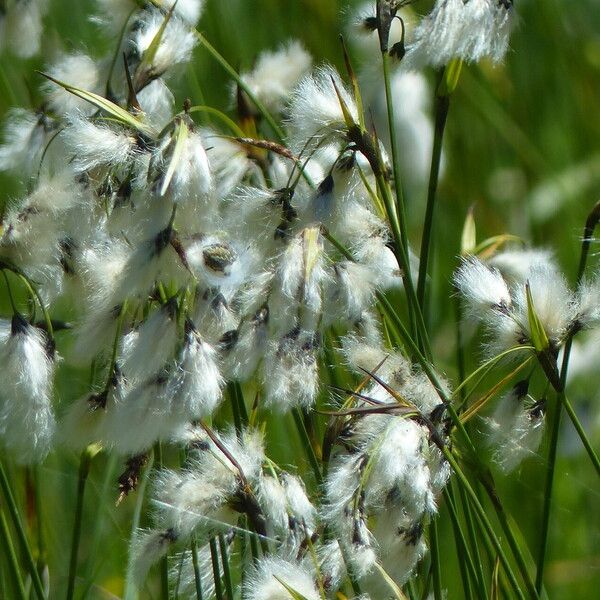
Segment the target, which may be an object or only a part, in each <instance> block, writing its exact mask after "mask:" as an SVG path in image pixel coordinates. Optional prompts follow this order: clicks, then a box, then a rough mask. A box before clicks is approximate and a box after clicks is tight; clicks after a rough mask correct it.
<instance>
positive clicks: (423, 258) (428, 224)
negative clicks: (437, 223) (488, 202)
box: [417, 93, 450, 312]
mask: <svg viewBox="0 0 600 600" xmlns="http://www.w3.org/2000/svg"><path fill="white" fill-rule="evenodd" d="M449 108H450V97H449V96H448V95H441V96H440V95H439V94H438V93H436V99H435V127H434V137H433V151H432V155H431V169H430V172H429V185H428V187H427V207H426V209H425V222H424V225H423V237H422V238H421V254H420V258H419V278H418V280H417V300H418V302H419V306H420V307H421V311H422V312H424V311H425V287H426V281H427V270H428V266H429V254H430V252H431V246H432V244H433V238H432V232H433V213H434V208H435V198H436V193H437V187H438V181H439V176H440V163H441V158H442V142H443V139H444V130H445V128H446V120H447V118H448V110H449Z"/></svg>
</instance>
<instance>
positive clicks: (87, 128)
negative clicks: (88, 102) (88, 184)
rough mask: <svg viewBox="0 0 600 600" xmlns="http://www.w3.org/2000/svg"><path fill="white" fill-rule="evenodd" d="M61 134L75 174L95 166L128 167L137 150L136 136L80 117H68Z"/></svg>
mask: <svg viewBox="0 0 600 600" xmlns="http://www.w3.org/2000/svg"><path fill="white" fill-rule="evenodd" d="M61 137H62V139H63V140H64V142H65V144H66V146H67V149H68V152H70V153H72V155H73V162H72V165H73V169H74V170H75V172H76V173H83V172H87V171H91V170H93V169H96V168H98V167H106V168H111V167H124V168H127V165H128V164H130V163H131V161H132V160H133V157H134V154H135V152H136V145H135V144H136V141H135V138H134V137H132V136H131V135H130V134H129V133H128V132H127V131H126V130H124V129H122V128H118V127H110V126H109V125H107V124H103V123H102V122H98V123H97V124H96V123H94V122H92V121H90V120H88V119H84V118H81V117H73V118H72V119H70V121H69V125H68V127H67V128H66V129H65V130H64V131H63V132H62V133H61Z"/></svg>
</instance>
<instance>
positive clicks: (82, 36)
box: [0, 0, 600, 599]
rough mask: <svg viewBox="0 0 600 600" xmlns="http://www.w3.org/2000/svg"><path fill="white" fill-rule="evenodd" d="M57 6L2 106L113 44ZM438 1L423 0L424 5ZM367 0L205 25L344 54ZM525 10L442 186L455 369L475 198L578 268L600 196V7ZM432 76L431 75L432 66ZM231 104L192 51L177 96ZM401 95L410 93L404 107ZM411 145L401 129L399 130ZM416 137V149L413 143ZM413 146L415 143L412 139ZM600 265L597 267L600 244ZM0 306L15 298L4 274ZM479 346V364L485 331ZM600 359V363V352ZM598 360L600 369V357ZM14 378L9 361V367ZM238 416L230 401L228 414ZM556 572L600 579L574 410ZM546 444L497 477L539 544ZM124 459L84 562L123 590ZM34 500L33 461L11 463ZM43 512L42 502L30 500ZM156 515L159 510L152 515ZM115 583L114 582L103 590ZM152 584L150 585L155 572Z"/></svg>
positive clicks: (588, 401) (590, 585)
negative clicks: (454, 278) (120, 495)
mask: <svg viewBox="0 0 600 600" xmlns="http://www.w3.org/2000/svg"><path fill="white" fill-rule="evenodd" d="M50 4H51V9H50V11H49V13H48V17H47V19H46V26H47V32H46V36H45V39H44V42H43V58H41V59H32V60H30V61H19V60H17V59H15V58H14V57H11V56H9V55H6V54H5V55H3V56H1V57H0V117H2V116H3V115H4V114H5V113H6V111H7V110H8V109H9V108H10V107H11V106H15V105H18V106H36V105H39V103H40V100H41V97H40V95H39V93H38V87H39V85H40V83H41V81H40V79H41V78H40V77H39V76H38V75H36V74H35V72H34V70H35V69H39V68H42V67H43V66H44V65H46V64H47V63H48V62H49V61H51V60H52V58H53V57H56V56H58V55H59V53H60V51H61V50H64V49H76V48H77V49H83V50H84V51H87V52H89V53H91V54H92V55H95V56H100V55H101V54H102V53H103V52H104V51H106V50H108V49H109V48H110V46H109V45H108V44H107V41H106V40H104V39H102V36H101V34H100V31H99V29H98V28H97V26H96V25H94V24H93V23H92V22H91V21H90V18H89V17H90V15H91V13H92V10H93V2H79V1H76V0H70V1H69V0H53V1H51V3H50ZM430 4H431V3H430V2H417V3H416V4H415V6H414V8H415V10H416V11H417V12H425V11H426V10H427V9H428V7H429V5H430ZM357 5H358V3H352V2H347V1H343V2H342V1H337V0H285V1H283V0H208V2H207V8H206V11H205V14H204V16H203V17H202V20H201V22H200V27H199V28H200V30H201V31H203V32H204V33H205V35H206V37H207V38H208V39H209V40H210V41H211V42H212V43H213V44H214V45H215V46H216V47H217V48H218V49H219V50H220V51H221V52H222V53H223V55H224V56H225V57H226V58H227V59H228V60H229V62H230V63H231V64H232V65H233V66H235V67H239V68H242V69H244V68H249V67H250V66H251V65H252V62H253V60H254V59H255V57H256V55H257V54H258V53H259V52H260V51H261V50H262V49H265V48H274V47H276V46H277V45H278V44H279V43H281V42H283V41H285V40H287V39H288V38H290V37H293V38H296V39H300V40H302V41H303V42H304V44H305V45H306V47H307V49H308V50H309V51H310V52H311V53H312V54H313V56H314V57H315V62H319V61H320V60H328V61H330V62H333V63H334V64H336V65H339V66H340V67H341V64H342V60H341V58H342V57H341V51H340V44H339V41H338V34H339V32H340V31H344V30H347V25H348V21H349V20H350V19H351V14H352V12H353V7H356V6H357ZM515 5H516V8H517V11H518V14H519V19H518V24H517V27H516V29H515V31H514V34H513V36H512V41H511V50H510V52H509V55H508V57H507V60H506V63H505V64H504V65H502V66H499V67H492V66H490V65H481V66H469V67H468V68H465V69H464V70H463V74H462V76H461V80H460V84H459V87H458V90H457V92H456V94H455V96H454V98H453V100H452V105H451V110H450V117H449V121H448V129H447V137H446V140H445V160H446V169H445V174H444V177H443V180H442V182H441V185H440V191H439V203H438V212H437V214H436V230H435V231H436V233H435V246H434V261H433V271H432V274H433V277H432V281H433V285H434V288H433V295H432V301H431V306H430V319H431V323H432V330H433V331H436V332H437V337H436V339H435V352H436V355H437V358H438V359H439V364H440V365H441V368H442V369H443V370H445V371H446V372H447V373H448V375H449V376H454V375H455V368H454V359H453V356H454V354H453V353H454V347H455V346H454V325H453V318H454V315H453V308H452V303H451V302H448V298H449V296H450V295H451V293H452V292H451V289H450V285H449V280H450V276H451V273H452V270H453V268H454V267H455V265H456V260H457V259H456V256H457V254H458V252H459V242H460V234H461V229H462V225H463V222H464V219H465V215H466V212H467V210H468V208H469V207H470V206H474V210H475V219H476V224H477V231H478V239H479V240H481V239H484V238H486V237H488V236H491V235H496V234H501V233H504V232H511V233H514V234H517V235H520V236H522V237H523V238H525V239H526V240H529V241H530V242H531V243H532V244H533V245H536V246H541V247H545V248H549V249H552V250H554V251H555V253H556V255H557V257H558V258H559V261H560V263H561V265H562V266H563V267H564V269H565V273H566V275H567V278H568V279H569V280H570V281H573V279H574V277H575V269H576V265H577V261H578V256H579V248H580V238H581V232H582V229H583V223H584V221H585V218H586V216H587V214H588V212H589V211H590V209H591V207H592V206H593V205H594V203H595V202H596V201H597V200H598V199H599V198H600V10H599V6H598V2H597V0H579V1H577V2H565V1H559V0H519V1H517V2H515ZM429 76H430V77H431V80H432V82H433V80H434V76H433V74H432V73H431V74H429ZM198 86H200V88H201V91H202V94H203V96H204V99H205V100H204V101H205V102H206V103H207V104H211V105H214V106H216V107H218V108H221V109H223V110H230V109H231V101H230V82H228V80H227V79H226V77H225V74H224V73H223V71H222V70H221V68H220V67H219V66H218V65H217V64H216V63H215V62H214V61H213V60H212V59H211V58H210V57H209V56H208V55H207V54H206V52H204V51H203V50H202V49H201V48H198V49H197V50H196V53H195V60H194V61H193V63H192V65H191V66H190V67H189V68H187V69H186V71H185V72H184V73H183V75H182V77H181V79H180V80H179V84H178V85H177V86H175V89H174V91H175V92H176V97H177V99H178V102H179V103H181V102H182V100H183V99H184V98H185V97H187V96H190V97H192V98H193V99H194V100H197V96H198ZM397 110H398V111H401V110H402V107H401V106H398V107H397ZM400 144H402V140H400ZM403 150H404V148H403ZM406 151H409V149H406ZM26 188H27V182H24V181H19V180H16V179H14V178H11V177H8V176H6V175H5V174H0V203H4V202H5V201H6V200H7V199H9V198H18V197H19V195H21V194H23V193H24V192H25V190H26ZM424 195H425V189H424V188H423V189H421V190H419V189H417V190H414V191H413V192H412V193H411V195H409V197H408V198H407V205H408V212H409V216H410V219H411V224H412V225H411V237H412V240H413V243H414V244H415V246H417V244H418V242H419V239H420V238H419V236H420V223H421V220H422V212H423V206H424ZM592 252H593V256H592V259H591V267H590V268H591V269H595V268H596V267H597V256H596V254H597V247H596V246H595V245H593V246H592ZM0 310H1V311H2V313H1V314H2V315H8V314H9V312H10V309H9V306H8V302H7V299H6V297H5V288H4V287H3V286H0ZM471 350H472V351H471V352H469V354H468V357H467V358H468V367H469V369H472V368H473V367H474V366H475V365H476V364H477V361H478V359H479V357H480V356H479V353H478V351H477V349H476V346H475V345H473V346H472V348H471ZM597 354H598V366H599V367H600V352H599V353H597ZM597 371H599V372H600V369H597ZM0 377H1V374H0ZM598 383H600V378H598V377H596V378H594V377H590V376H588V377H587V379H586V381H585V382H578V381H575V382H574V383H573V386H572V387H571V390H570V399H571V401H572V402H573V404H574V405H575V407H576V409H577V411H578V413H579V414H580V415H581V417H582V420H583V421H584V424H585V426H586V428H587V430H588V431H589V432H591V435H592V439H593V440H594V441H595V442H596V445H597V443H598V441H599V439H600V436H599V434H600V410H599V408H598V407H599V402H600V394H599V393H598ZM85 385H86V375H85V374H84V373H79V372H72V373H71V372H69V373H64V374H63V376H62V378H61V381H60V382H59V386H60V397H61V400H63V401H70V400H72V399H73V398H75V397H77V396H78V395H79V394H80V393H81V392H82V390H84V389H85ZM225 418H226V414H224V415H223V416H222V419H225ZM296 436H297V434H296V432H295V430H294V429H293V426H292V423H291V420H290V421H288V420H284V419H279V420H272V422H271V424H270V427H269V439H270V451H271V453H272V454H273V456H274V458H276V459H277V460H279V461H280V462H282V463H284V464H285V463H286V462H292V461H293V460H294V456H296V455H297V446H296V445H295V444H294V443H290V440H293V441H297V437H296ZM560 448H561V455H560V460H559V463H558V476H557V482H556V485H557V489H556V501H555V504H554V511H553V518H552V525H551V537H550V544H549V563H548V570H547V581H548V584H549V585H548V591H549V597H550V598H553V599H573V598H594V597H597V590H598V589H599V588H600V494H599V486H598V480H597V478H596V477H595V475H594V473H593V470H592V468H591V467H590V465H589V464H588V461H587V458H586V457H585V456H584V455H583V453H582V452H581V448H580V445H579V442H578V440H577V439H576V438H575V436H574V434H573V430H572V428H571V425H570V423H569V422H568V421H566V420H565V421H564V422H563V435H562V440H561V445H560ZM544 456H545V450H544V448H543V447H542V448H541V450H540V455H539V456H536V457H534V458H532V459H530V460H528V461H526V463H525V464H524V465H523V467H522V468H521V469H520V470H519V471H518V472H516V473H513V474H512V475H510V476H508V477H504V476H502V475H499V476H498V480H499V482H500V484H501V492H502V498H503V499H505V501H506V503H507V506H508V507H509V510H510V512H511V513H512V515H513V516H514V518H515V519H516V521H517V522H518V524H519V526H520V528H521V529H522V531H523V532H524V535H525V537H526V539H527V540H528V541H529V542H530V549H531V550H532V551H534V552H535V548H536V546H535V540H536V539H537V529H538V528H539V523H540V520H541V515H540V511H541V504H542V495H543V471H544V465H545V459H544V458H543V457H544ZM77 465H78V457H77V456H75V455H70V456H69V455H65V453H62V454H61V455H60V456H52V457H50V459H49V460H48V461H47V462H46V463H44V465H43V466H41V467H40V468H39V469H38V478H37V479H38V485H39V486H40V489H39V490H38V498H39V499H40V503H41V506H42V514H43V523H42V531H43V537H44V540H45V545H46V553H47V560H48V562H49V568H50V573H51V577H52V583H53V586H54V589H55V590H58V591H59V592H60V593H59V594H57V597H60V596H62V595H63V592H62V591H61V590H64V581H63V580H64V579H65V578H66V574H67V567H68V555H69V548H70V535H71V527H72V516H73V511H74V501H75V490H76V478H77ZM122 467H123V465H122V462H121V461H119V460H118V459H115V458H111V457H107V456H105V455H104V454H101V455H100V456H98V457H97V458H96V459H95V460H94V463H93V467H92V473H91V478H90V484H89V487H88V489H87V496H86V510H85V517H84V533H83V540H82V547H81V552H80V574H81V575H82V576H85V577H87V578H89V580H92V579H93V581H94V582H95V584H96V587H92V588H91V589H90V592H89V595H88V598H108V597H110V595H109V592H111V593H113V594H116V595H120V594H121V593H122V589H123V579H122V577H123V573H124V571H125V566H126V563H127V541H128V538H129V536H130V522H131V515H132V512H133V510H134V507H135V503H136V496H135V495H132V497H130V498H128V499H126V500H125V501H124V502H123V504H122V505H121V506H119V507H118V508H115V505H114V500H115V499H116V495H117V494H116V483H115V481H116V477H117V475H118V474H119V472H120V471H121V470H122ZM11 472H12V476H13V481H14V482H16V486H17V488H18V492H19V495H20V497H21V499H22V500H23V502H24V503H25V498H26V496H27V493H26V492H27V485H26V474H23V473H22V472H21V471H20V470H17V469H12V471H11ZM28 510H29V512H28V514H29V516H30V524H31V525H32V528H33V529H34V530H35V523H33V522H32V521H31V519H32V518H33V517H32V516H31V515H33V511H32V510H31V507H29V508H28ZM441 515H442V519H441V523H442V524H441V526H440V528H441V531H440V535H441V540H442V547H441V552H442V564H444V563H445V564H447V568H445V571H444V574H443V578H444V579H443V583H444V586H445V587H447V589H448V592H449V598H451V599H452V598H460V595H461V592H460V589H461V588H460V581H459V579H458V571H457V568H456V560H457V556H456V552H455V547H454V542H453V539H452V533H451V529H450V526H449V523H448V519H447V518H444V517H445V509H444V507H443V506H442V507H441ZM142 524H147V517H144V518H143V519H142ZM101 588H102V589H101ZM142 597H148V598H151V597H153V592H152V584H150V586H149V587H148V588H147V589H146V590H145V591H144V592H143V594H142Z"/></svg>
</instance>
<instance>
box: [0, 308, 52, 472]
mask: <svg viewBox="0 0 600 600" xmlns="http://www.w3.org/2000/svg"><path fill="white" fill-rule="evenodd" d="M0 367H1V369H2V373H3V376H4V377H5V378H6V379H5V381H4V384H3V386H2V391H1V392H0V442H1V443H2V445H4V446H5V447H6V448H8V449H9V450H10V451H11V452H12V453H14V456H15V458H16V459H17V460H18V461H19V462H20V463H24V464H32V463H36V462H40V461H41V460H43V459H44V458H45V457H46V455H47V454H48V452H49V451H50V448H51V445H52V441H53V436H54V431H55V428H56V423H55V417H54V412H53V409H52V378H53V375H54V367H55V356H54V350H53V348H52V347H51V345H50V343H49V340H48V338H47V337H46V335H45V334H44V333H43V332H42V331H41V330H39V329H38V328H36V327H34V326H32V325H30V324H29V323H28V322H27V321H26V320H25V319H24V318H23V317H22V316H20V315H18V314H15V315H14V316H13V318H12V321H11V322H7V321H5V320H1V321H0Z"/></svg>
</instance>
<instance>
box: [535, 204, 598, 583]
mask: <svg viewBox="0 0 600 600" xmlns="http://www.w3.org/2000/svg"><path fill="white" fill-rule="evenodd" d="M599 221H600V202H598V203H596V205H595V206H594V208H593V209H592V210H591V211H590V214H589V215H588V218H587V220H586V223H585V226H584V229H583V240H582V243H581V254H580V257H579V267H578V270H577V279H576V284H577V285H579V284H580V282H581V280H582V279H583V276H584V274H585V269H586V266H587V259H588V256H589V249H590V244H591V241H592V238H593V235H594V231H595V229H596V226H597V225H598V222H599ZM572 344H573V338H572V337H571V338H569V339H568V340H567V343H566V344H565V349H564V353H563V360H562V364H561V368H560V376H559V378H560V388H561V389H560V390H559V391H558V393H557V402H556V407H555V413H554V419H553V420H552V423H551V425H550V427H551V429H550V445H549V448H548V461H547V463H546V483H545V486H544V506H543V509H542V524H541V537H540V545H539V549H538V556H537V573H536V579H535V587H536V590H538V592H540V591H541V589H542V585H543V580H544V566H545V562H546V550H547V545H548V529H549V526H550V510H551V506H552V492H553V488H554V474H555V471H556V456H557V446H558V437H559V432H560V421H561V414H562V407H563V405H565V408H567V406H568V409H567V411H568V413H569V416H570V417H571V420H572V421H573V424H574V425H575V428H576V429H577V432H578V433H580V431H581V432H582V433H583V437H582V441H583V440H586V441H585V442H584V446H585V447H586V450H587V449H588V444H589V442H588V441H587V436H586V435H585V432H584V431H583V428H582V427H581V424H580V423H579V420H578V419H577V417H576V415H575V412H574V411H573V408H572V406H571V405H570V403H569V402H568V400H566V398H565V386H566V382H567V372H568V369H569V358H570V355H571V347H572ZM565 401H566V402H565ZM573 417H575V418H574V419H573ZM580 437H581V434H580ZM589 448H590V449H591V450H592V453H591V454H590V458H592V456H593V457H595V460H594V458H592V463H593V464H594V466H595V467H597V464H598V459H597V457H596V455H595V453H594V452H593V449H592V448H591V445H589ZM588 454H589V451H588Z"/></svg>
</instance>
